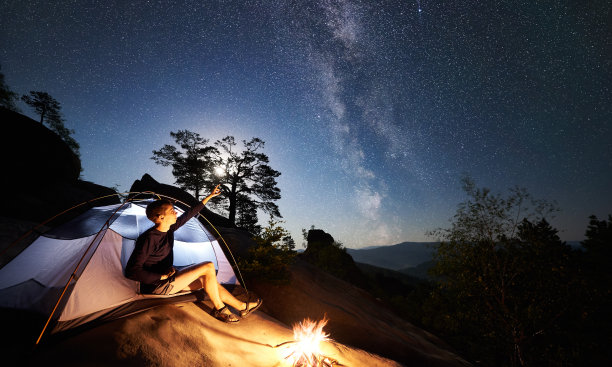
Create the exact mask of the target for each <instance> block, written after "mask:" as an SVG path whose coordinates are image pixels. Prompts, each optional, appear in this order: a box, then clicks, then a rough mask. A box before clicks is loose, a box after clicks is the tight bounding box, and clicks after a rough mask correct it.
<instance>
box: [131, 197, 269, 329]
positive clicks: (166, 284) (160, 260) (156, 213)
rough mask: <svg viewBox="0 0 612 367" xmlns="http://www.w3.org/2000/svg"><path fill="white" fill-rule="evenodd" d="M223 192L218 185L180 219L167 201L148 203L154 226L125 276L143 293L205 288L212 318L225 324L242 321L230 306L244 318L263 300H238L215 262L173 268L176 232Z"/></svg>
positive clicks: (136, 249)
mask: <svg viewBox="0 0 612 367" xmlns="http://www.w3.org/2000/svg"><path fill="white" fill-rule="evenodd" d="M220 193H221V190H220V189H219V186H218V185H217V187H215V189H214V190H213V191H212V192H211V193H210V194H209V195H208V196H207V197H206V198H204V200H202V202H201V203H199V204H198V205H196V206H194V207H193V208H191V209H190V210H189V211H186V212H185V213H183V215H181V216H180V217H179V218H177V217H176V211H175V210H174V206H173V205H172V203H171V202H170V201H168V200H157V201H154V202H152V203H151V204H149V205H148V206H147V209H146V213H147V218H149V219H150V220H151V221H152V222H153V223H155V225H154V226H153V227H152V228H150V229H148V230H147V231H145V232H144V233H143V234H141V235H140V236H138V239H137V240H136V245H135V246H134V252H132V255H131V256H130V259H129V260H128V262H127V266H126V268H125V276H126V277H127V278H129V279H132V280H136V281H139V282H140V292H141V293H148V294H174V293H178V292H180V291H185V290H187V291H188V290H196V289H202V288H204V291H205V292H206V293H207V294H208V296H209V297H210V300H211V301H212V303H213V305H214V307H215V311H214V313H213V316H214V317H215V318H217V319H219V320H221V321H224V322H238V321H240V319H239V318H238V317H237V316H236V315H234V314H233V313H232V312H231V311H230V310H229V309H228V308H227V305H230V306H232V307H233V308H234V309H236V310H238V311H239V313H240V316H241V317H243V318H244V317H246V316H248V315H249V314H250V313H252V312H253V311H255V310H256V309H258V308H259V306H261V303H262V300H261V299H257V301H255V302H242V301H239V300H238V299H236V298H235V297H234V296H233V295H232V294H231V293H230V292H228V291H227V290H226V289H225V288H224V287H223V286H222V285H220V284H219V282H218V281H217V274H216V271H215V266H214V264H213V263H212V262H204V263H199V264H194V265H190V266H188V267H186V268H183V269H181V270H179V271H176V269H174V267H173V266H172V264H173V260H174V256H173V252H172V249H173V247H174V232H175V231H176V230H177V229H179V228H180V227H181V226H182V225H183V224H185V223H187V221H189V219H191V218H192V217H193V216H195V215H196V214H198V213H199V212H200V210H202V209H203V208H204V205H206V203H207V202H208V201H209V200H210V199H212V198H213V197H215V196H217V195H219V194H220Z"/></svg>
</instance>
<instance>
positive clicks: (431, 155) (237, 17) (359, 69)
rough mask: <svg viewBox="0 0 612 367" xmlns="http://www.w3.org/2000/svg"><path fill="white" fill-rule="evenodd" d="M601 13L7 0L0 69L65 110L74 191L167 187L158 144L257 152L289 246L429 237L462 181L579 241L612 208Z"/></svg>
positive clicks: (465, 6)
mask: <svg viewBox="0 0 612 367" xmlns="http://www.w3.org/2000/svg"><path fill="white" fill-rule="evenodd" d="M611 8H612V5H611V3H610V2H609V1H602V0H596V1H562V0H559V1H532V0H525V1H471V0H466V1H456V0H454V1H450V0H447V1H433V0H432V1H428V0H422V1H398V0H389V1H386V0H380V1H365V0H364V1H351V0H313V1H311V0H268V1H263V0H262V1H248V0H240V1H212V0H210V1H209V0H206V1H204V0H202V1H195V0H193V1H127V0H126V1H110V0H107V1H102V0H74V1H59V0H58V1H46V0H45V1H31V0H5V1H2V2H1V3H0V65H1V67H2V72H3V73H4V75H5V81H6V83H7V84H8V85H9V86H10V87H11V89H12V90H13V91H15V92H17V93H19V94H24V93H27V92H28V91H30V90H39V91H46V92H48V93H49V94H51V95H52V96H53V97H54V98H55V99H57V100H58V101H59V102H60V103H61V104H62V113H63V116H64V118H65V119H66V125H67V127H69V128H71V129H74V130H75V134H74V137H75V139H76V140H77V141H78V142H79V143H80V145H81V158H82V163H83V168H84V171H83V174H82V176H83V178H84V179H86V180H89V181H93V182H95V183H98V184H102V185H106V186H118V188H119V189H120V190H121V191H127V190H128V189H129V188H130V186H131V184H132V182H133V181H134V180H136V179H139V178H140V177H141V176H142V175H143V174H144V173H149V174H151V175H152V176H153V177H154V178H155V179H157V180H158V181H160V182H163V183H168V184H172V183H173V182H174V178H173V177H172V174H171V171H170V168H168V167H162V166H159V165H156V164H155V163H154V162H153V161H152V160H151V159H150V158H151V156H152V150H154V149H159V148H161V147H162V146H163V145H164V144H171V143H173V141H172V139H171V137H170V134H169V133H170V131H177V130H179V129H188V130H191V131H195V132H198V133H199V134H201V135H202V136H203V137H205V138H207V139H210V141H211V142H214V141H215V140H217V139H220V138H222V137H224V136H227V135H232V136H234V137H236V139H238V140H242V139H250V138H251V137H254V136H256V137H259V138H261V139H263V140H264V141H265V142H266V146H265V150H264V152H265V153H267V154H268V156H269V157H270V165H271V166H272V167H273V168H274V169H276V170H278V171H280V172H281V173H282V175H281V176H280V177H279V179H278V182H279V187H280V189H281V195H282V199H281V200H279V201H278V205H279V208H280V211H281V213H282V215H283V217H284V220H285V221H286V222H285V227H286V228H287V229H289V230H290V231H291V232H292V234H293V237H294V239H295V240H296V242H297V243H298V247H299V246H300V245H301V243H302V237H301V229H302V228H310V226H311V225H314V226H315V227H317V228H321V229H324V230H325V231H327V232H329V233H330V234H332V236H334V238H335V239H336V240H338V241H340V242H342V243H343V244H344V246H346V247H349V248H361V247H365V246H371V245H391V244H396V243H399V242H403V241H430V240H432V239H431V238H429V237H427V236H426V231H427V230H431V229H435V228H437V227H448V225H449V220H450V219H451V218H452V216H453V214H454V213H455V211H456V209H457V205H458V204H459V203H460V202H461V201H463V200H465V199H466V196H465V194H464V193H463V192H462V190H461V177H462V176H463V175H465V174H467V175H469V176H471V177H472V178H473V179H474V180H475V181H476V183H477V185H478V186H486V187H489V188H491V189H492V190H493V191H494V192H506V190H507V189H509V188H511V187H513V186H516V185H518V186H522V187H525V188H527V189H528V191H529V192H530V193H531V194H533V195H534V196H536V197H538V198H541V199H546V200H550V201H553V200H554V201H556V202H557V204H558V206H559V207H560V209H561V212H560V213H558V214H557V216H556V217H555V218H554V219H552V220H551V222H552V224H553V226H555V227H556V228H557V229H559V230H560V236H561V238H562V239H564V240H581V239H583V238H584V232H585V229H586V226H587V224H588V216H589V215H591V214H595V215H597V216H599V217H600V218H603V217H606V216H607V215H608V214H610V213H612V192H611V191H612V190H611V189H610V188H612V107H611V106H612V103H611V102H612V92H611V88H612V73H611V71H612V30H611V29H612V28H611V24H610V19H612V16H611V14H612V12H611ZM19 107H20V108H21V110H22V111H23V112H24V113H25V114H27V115H29V116H31V117H35V115H34V114H33V111H32V110H31V109H30V108H29V107H28V106H26V105H24V104H23V103H21V102H20V103H19ZM260 219H261V220H262V222H265V221H266V220H267V219H266V217H265V216H261V218H260Z"/></svg>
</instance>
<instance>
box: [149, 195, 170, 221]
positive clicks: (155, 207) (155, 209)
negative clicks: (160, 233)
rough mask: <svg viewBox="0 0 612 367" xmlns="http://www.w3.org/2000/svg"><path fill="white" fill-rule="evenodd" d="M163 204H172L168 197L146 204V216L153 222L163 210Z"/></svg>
mask: <svg viewBox="0 0 612 367" xmlns="http://www.w3.org/2000/svg"><path fill="white" fill-rule="evenodd" d="M164 205H170V206H174V204H172V202H171V201H170V200H168V199H160V200H155V201H154V202H152V203H151V204H149V205H147V209H146V213H147V218H149V219H150V220H152V221H153V222H155V220H156V219H157V217H158V216H159V215H160V214H163V212H164Z"/></svg>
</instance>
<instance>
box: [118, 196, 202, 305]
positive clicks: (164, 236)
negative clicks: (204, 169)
mask: <svg viewBox="0 0 612 367" xmlns="http://www.w3.org/2000/svg"><path fill="white" fill-rule="evenodd" d="M203 208H204V204H202V202H200V203H199V204H198V205H196V206H194V207H192V208H191V209H189V210H188V211H186V212H185V213H183V215H181V216H180V217H178V218H177V219H176V223H174V224H173V225H172V226H170V229H169V230H168V232H160V231H158V230H157V229H155V227H151V228H149V229H148V230H146V231H145V232H143V233H142V234H141V235H140V236H138V239H136V244H135V245H134V251H133V252H132V255H131V256H130V259H129V260H128V262H127V265H126V267H125V276H126V277H127V278H129V279H132V280H136V281H139V282H140V291H141V293H149V292H150V291H152V290H153V289H154V288H155V287H156V286H157V284H156V282H158V281H159V280H160V279H159V278H161V276H162V275H163V274H168V272H170V269H171V268H172V264H173V261H174V255H173V252H172V249H173V247H174V232H175V231H176V230H177V229H179V228H180V227H181V226H182V225H183V224H185V223H187V221H188V220H189V219H191V218H192V217H193V216H195V215H196V214H198V213H199V212H200V210H202V209H203Z"/></svg>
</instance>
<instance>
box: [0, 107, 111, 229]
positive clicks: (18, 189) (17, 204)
mask: <svg viewBox="0 0 612 367" xmlns="http://www.w3.org/2000/svg"><path fill="white" fill-rule="evenodd" d="M0 119H1V120H2V122H3V132H4V134H3V137H4V142H3V144H1V145H0V154H2V156H3V157H5V160H4V167H3V171H4V177H6V178H7V179H5V180H3V181H4V182H3V184H4V185H3V186H4V188H5V195H4V205H5V208H4V209H5V210H4V213H5V214H3V215H4V216H5V217H7V218H12V219H18V220H26V221H32V222H35V223H40V222H42V221H45V220H46V219H49V218H50V217H52V216H55V215H56V214H59V213H61V212H63V211H64V210H67V209H69V208H71V207H73V206H76V205H79V204H81V203H83V202H88V201H91V203H89V204H87V205H83V206H81V207H79V209H77V210H74V211H70V212H69V213H67V214H66V215H63V216H61V217H58V218H57V220H55V221H54V222H53V223H50V225H56V224H59V223H61V222H63V221H66V220H68V219H70V218H72V217H74V216H75V215H78V214H79V213H81V212H82V211H83V210H86V209H87V208H88V207H91V206H99V205H109V204H112V203H119V202H120V200H119V197H118V196H114V194H115V191H114V190H112V189H110V188H108V187H104V186H101V185H97V184H94V183H91V182H87V181H82V180H79V175H80V174H81V160H80V159H79V157H78V156H77V155H76V154H74V152H73V151H72V150H71V149H70V148H69V147H68V145H67V144H66V143H64V141H63V140H62V139H61V138H60V137H59V136H58V135H57V134H55V133H54V132H53V131H51V130H49V129H47V128H46V127H45V126H44V125H42V124H41V123H40V122H37V121H34V120H32V119H31V118H29V117H27V116H24V115H22V114H19V113H17V112H14V111H10V110H7V109H5V108H0ZM108 195H113V196H109V197H106V198H104V199H101V200H95V201H92V200H94V199H96V198H98V197H101V196H108Z"/></svg>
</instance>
